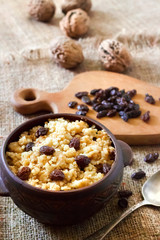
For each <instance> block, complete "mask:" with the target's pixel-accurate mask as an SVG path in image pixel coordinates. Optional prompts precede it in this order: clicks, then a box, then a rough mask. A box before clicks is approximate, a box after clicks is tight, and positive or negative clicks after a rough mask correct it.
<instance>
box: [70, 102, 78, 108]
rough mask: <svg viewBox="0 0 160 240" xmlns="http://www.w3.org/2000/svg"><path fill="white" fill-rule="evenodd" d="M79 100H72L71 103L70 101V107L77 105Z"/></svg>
mask: <svg viewBox="0 0 160 240" xmlns="http://www.w3.org/2000/svg"><path fill="white" fill-rule="evenodd" d="M77 104H78V103H77V102H76V101H70V102H69V103H68V107H70V108H75V107H76V106H77Z"/></svg>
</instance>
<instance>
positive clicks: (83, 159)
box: [75, 155, 90, 170]
mask: <svg viewBox="0 0 160 240" xmlns="http://www.w3.org/2000/svg"><path fill="white" fill-rule="evenodd" d="M75 161H76V163H77V165H78V167H79V168H80V169H81V170H83V169H84V168H85V167H87V166H88V164H89V163H90V159H89V158H88V157H87V156H85V155H78V156H77V157H75Z"/></svg>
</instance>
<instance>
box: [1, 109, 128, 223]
mask: <svg viewBox="0 0 160 240" xmlns="http://www.w3.org/2000/svg"><path fill="white" fill-rule="evenodd" d="M59 117H63V118H65V119H68V120H71V121H74V120H80V119H81V120H84V121H86V122H87V123H88V124H89V125H93V124H94V125H96V127H97V128H98V129H104V130H105V131H106V132H107V133H108V135H109V136H110V138H111V140H112V142H113V145H114V147H115V152H116V158H115V162H114V163H113V165H112V167H111V170H110V171H109V172H108V174H106V175H105V176H104V177H103V178H102V179H101V180H99V181H98V182H97V183H94V184H92V185H90V186H88V187H84V188H81V189H77V190H71V191H48V190H42V189H39V188H36V187H33V186H31V185H29V184H27V183H26V182H24V181H22V180H21V179H20V178H18V177H17V176H16V175H15V174H14V173H13V172H12V171H11V170H10V168H9V166H8V164H7V160H6V156H5V153H6V151H7V146H8V145H9V143H10V142H13V141H17V140H18V138H19V136H20V134H21V133H22V132H23V131H26V130H29V129H30V128H32V127H33V126H37V125H41V124H43V123H44V122H45V121H47V120H48V119H54V118H59ZM131 159H132V151H131V149H130V147H129V146H128V145H127V144H126V143H124V142H122V141H119V140H116V138H115V137H114V136H113V134H112V133H111V132H110V131H109V130H108V129H107V128H106V127H105V126H103V125H102V124H101V123H99V122H97V121H95V120H92V119H90V118H87V117H83V116H79V115H75V114H66V113H60V114H46V115H43V116H39V117H36V118H33V119H31V120H29V121H27V122H25V123H23V124H21V125H20V126H19V127H17V128H16V129H15V130H14V131H13V132H12V133H11V134H10V135H9V136H8V138H7V139H6V140H5V142H4V144H3V147H2V149H1V157H0V174H1V175H0V195H3V196H10V197H11V198H12V200H13V201H14V203H15V204H16V205H17V206H18V207H19V208H20V209H21V210H23V211H24V212H25V213H27V214H28V215H30V216H32V217H34V218H36V219H37V220H38V221H39V222H42V223H47V224H56V225H66V224H75V223H78V222H80V221H82V220H84V219H86V218H88V217H90V216H91V215H93V214H94V213H96V212H97V211H98V210H100V209H101V208H102V207H103V206H104V205H105V204H106V202H107V201H108V200H109V199H110V198H111V197H113V195H114V194H115V193H116V191H117V189H118V187H119V185H120V183H121V181H122V177H123V168H124V165H127V164H129V163H130V162H131Z"/></svg>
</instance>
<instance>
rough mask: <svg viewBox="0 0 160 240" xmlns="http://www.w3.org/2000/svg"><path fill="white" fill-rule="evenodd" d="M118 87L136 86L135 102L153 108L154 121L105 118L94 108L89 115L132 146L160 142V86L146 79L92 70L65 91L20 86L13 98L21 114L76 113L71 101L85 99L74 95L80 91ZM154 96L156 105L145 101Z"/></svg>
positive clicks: (14, 105)
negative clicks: (46, 112) (99, 116)
mask: <svg viewBox="0 0 160 240" xmlns="http://www.w3.org/2000/svg"><path fill="white" fill-rule="evenodd" d="M111 86H115V87H119V89H120V90H121V89H125V90H126V91H128V90H132V89H136V90H137V95H136V96H135V97H134V98H133V100H134V102H135V103H138V104H140V109H141V111H142V114H143V113H145V112H146V111H150V116H151V118H150V120H149V122H148V123H145V122H143V121H142V120H141V119H140V117H139V118H135V119H129V120H128V122H124V121H123V120H122V119H121V118H120V117H119V116H118V114H117V116H115V117H112V118H108V117H104V118H101V119H97V118H96V114H97V113H96V112H95V111H94V110H92V108H91V107H90V111H89V112H88V114H87V116H88V117H91V118H93V119H96V120H98V121H100V122H101V123H102V124H104V125H105V126H106V127H107V128H108V129H110V131H111V132H112V133H113V134H114V135H115V136H116V137H117V139H120V140H123V141H125V142H127V143H128V144H130V145H148V144H158V143H160V101H159V98H160V88H158V87H155V86H152V85H149V84H148V83H145V82H144V81H140V80H138V79H135V78H132V77H129V76H126V75H123V74H117V73H113V72H106V71H91V72H85V73H81V74H79V75H76V76H75V77H74V78H73V80H72V81H71V82H70V83H69V85H68V86H67V87H66V88H65V89H64V90H62V91H60V92H56V93H48V92H45V91H41V90H38V89H33V88H30V89H20V90H18V91H16V92H15V93H14V95H13V97H12V99H11V103H12V105H13V107H14V108H15V110H16V111H17V112H19V113H21V114H32V113H35V112H38V111H41V110H49V111H53V112H54V113H57V112H61V113H63V112H65V113H66V112H68V113H75V112H76V111H77V110H76V109H71V108H69V107H68V102H69V101H77V102H78V103H79V104H82V101H81V100H80V99H78V98H76V97H75V96H74V95H75V93H76V92H79V91H89V92H90V91H91V90H92V89H94V88H102V89H106V88H108V87H111ZM146 93H148V94H150V95H152V96H153V97H154V98H155V100H156V104H155V105H151V104H149V103H147V102H145V100H144V97H145V94H146Z"/></svg>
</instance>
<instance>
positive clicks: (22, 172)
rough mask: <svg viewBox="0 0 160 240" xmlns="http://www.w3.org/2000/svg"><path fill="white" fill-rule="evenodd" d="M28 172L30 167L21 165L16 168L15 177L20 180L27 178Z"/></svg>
mask: <svg viewBox="0 0 160 240" xmlns="http://www.w3.org/2000/svg"><path fill="white" fill-rule="evenodd" d="M30 173H31V169H30V168H29V167H22V168H20V169H19V170H18V173H17V177H19V178H20V179H21V180H28V179H29V175H30Z"/></svg>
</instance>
